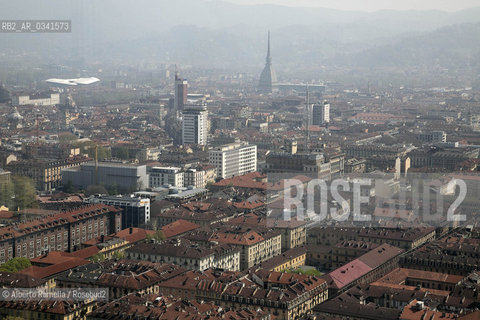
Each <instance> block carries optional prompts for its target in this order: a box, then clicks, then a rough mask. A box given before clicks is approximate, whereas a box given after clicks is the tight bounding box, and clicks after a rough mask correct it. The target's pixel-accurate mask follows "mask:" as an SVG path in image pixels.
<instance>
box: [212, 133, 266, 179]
mask: <svg viewBox="0 0 480 320" xmlns="http://www.w3.org/2000/svg"><path fill="white" fill-rule="evenodd" d="M209 162H210V163H211V164H213V165H214V166H215V167H216V168H217V176H218V177H221V178H223V179H225V178H230V177H233V176H240V175H243V174H246V173H249V172H253V171H256V170H257V146H256V145H250V144H248V143H247V142H236V143H230V144H226V145H223V146H220V147H217V148H215V149H212V150H211V151H210V152H209Z"/></svg>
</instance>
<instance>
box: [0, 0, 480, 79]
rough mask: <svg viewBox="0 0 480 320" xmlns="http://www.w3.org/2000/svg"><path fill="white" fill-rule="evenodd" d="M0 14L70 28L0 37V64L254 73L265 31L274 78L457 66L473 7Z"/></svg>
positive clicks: (25, 5) (180, 7)
mask: <svg viewBox="0 0 480 320" xmlns="http://www.w3.org/2000/svg"><path fill="white" fill-rule="evenodd" d="M0 8H1V10H0V19H71V20H72V33H71V34H0V42H1V43H2V45H1V46H0V56H2V61H0V66H1V64H2V62H3V63H5V64H7V65H8V63H9V62H8V61H9V60H12V59H13V60H15V61H16V62H19V61H22V60H26V61H39V62H42V63H46V64H47V63H64V64H71V63H78V64H79V65H82V64H84V63H92V62H100V63H101V62H119V63H125V62H127V63H132V62H138V63H141V62H142V61H146V62H148V63H151V62H156V63H178V64H183V65H188V64H189V65H202V66H207V67H208V66H212V67H227V68H228V67H232V68H237V69H244V70H257V69H261V67H262V65H263V63H264V58H265V49H266V43H265V42H266V39H265V38H266V32H267V30H268V29H271V30H272V55H273V63H274V67H275V68H277V69H279V70H281V71H283V72H288V71H289V70H293V69H295V68H298V67H300V66H309V67H310V66H311V67H313V68H315V67H321V66H322V65H325V64H333V65H360V66H376V65H388V64H393V65H408V64H410V63H415V61H416V60H417V61H422V62H424V63H432V62H433V61H437V60H438V61H439V63H441V64H443V63H446V64H448V63H450V62H451V61H452V59H453V61H456V60H462V61H461V63H465V61H467V62H468V61H470V60H468V59H472V57H475V54H477V51H478V50H477V48H476V44H478V43H479V41H478V39H479V38H478V24H476V23H480V7H479V8H472V9H469V10H463V11H459V12H441V11H378V12H373V13H367V12H349V11H339V10H332V9H323V8H291V7H283V6H276V5H258V6H251V5H236V4H232V3H228V2H224V1H217V0H213V1H208V0H175V1H173V0H135V1H130V0H101V1H93V0H90V1H87V0H49V1H48V5H47V3H46V2H39V1H38V0H15V1H11V0H0ZM475 37H477V38H476V39H475ZM456 48H457V49H456ZM465 59H467V60H465Z"/></svg>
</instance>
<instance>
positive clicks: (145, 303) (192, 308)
mask: <svg viewBox="0 0 480 320" xmlns="http://www.w3.org/2000/svg"><path fill="white" fill-rule="evenodd" d="M87 319H88V320H102V319H117V320H127V319H128V320H144V319H176V320H189V319H198V320H202V319H205V320H206V319H230V320H270V319H272V317H271V315H270V314H269V313H268V312H267V311H264V310H262V309H261V308H257V309H253V308H251V309H249V308H238V309H228V308H223V307H221V306H219V305H217V304H216V303H215V302H204V301H200V300H195V299H193V300H186V299H182V298H173V297H168V296H162V295H157V294H150V295H144V296H138V295H134V294H130V295H127V296H124V297H122V298H120V299H118V300H115V301H112V302H108V303H103V304H101V305H100V306H99V307H98V308H97V309H95V310H94V311H93V312H92V313H90V314H89V315H88V316H87Z"/></svg>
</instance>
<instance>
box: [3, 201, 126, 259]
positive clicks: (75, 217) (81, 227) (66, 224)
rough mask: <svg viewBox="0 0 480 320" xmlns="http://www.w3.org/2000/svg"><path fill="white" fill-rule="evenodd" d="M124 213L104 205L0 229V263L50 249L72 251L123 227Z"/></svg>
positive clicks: (87, 207)
mask: <svg viewBox="0 0 480 320" xmlns="http://www.w3.org/2000/svg"><path fill="white" fill-rule="evenodd" d="M120 226H121V212H120V211H119V210H118V209H116V208H114V207H111V206H106V205H102V204H96V205H89V206H85V207H81V208H78V209H75V210H70V211H65V212H61V213H57V214H53V215H50V216H46V217H44V218H42V219H35V220H28V221H26V222H24V223H20V224H15V225H12V226H7V227H3V228H0V263H3V262H6V261H8V260H10V259H11V258H15V257H24V258H28V259H33V258H35V257H39V256H41V255H42V254H44V253H45V252H48V251H67V252H72V251H74V250H76V248H78V247H79V245H80V243H82V242H85V241H88V240H90V239H93V238H95V237H98V236H100V235H102V234H103V235H108V234H110V233H114V232H117V231H119V230H120Z"/></svg>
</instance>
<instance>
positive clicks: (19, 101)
mask: <svg viewBox="0 0 480 320" xmlns="http://www.w3.org/2000/svg"><path fill="white" fill-rule="evenodd" d="M12 104H13V105H14V106H26V105H34V106H54V105H57V104H60V94H59V93H57V92H46V93H45V92H42V93H38V94H34V95H28V94H18V95H15V96H13V97H12Z"/></svg>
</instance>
